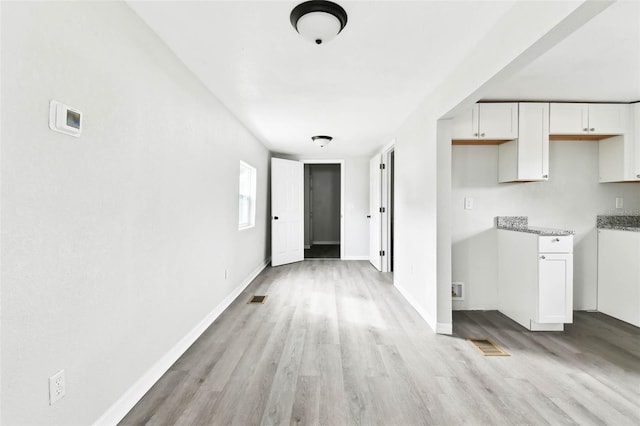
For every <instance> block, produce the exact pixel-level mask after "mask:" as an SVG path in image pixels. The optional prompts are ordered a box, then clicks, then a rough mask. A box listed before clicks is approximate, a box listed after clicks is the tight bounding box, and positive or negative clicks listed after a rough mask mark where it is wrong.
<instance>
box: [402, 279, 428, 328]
mask: <svg viewBox="0 0 640 426" xmlns="http://www.w3.org/2000/svg"><path fill="white" fill-rule="evenodd" d="M393 285H394V286H395V288H397V289H398V291H399V292H400V294H401V295H402V297H404V298H405V299H406V301H407V302H409V304H410V305H411V306H412V307H413V309H415V310H416V312H418V314H419V315H420V316H421V317H422V319H423V320H425V322H426V323H427V325H428V326H429V327H431V329H432V330H433V331H434V332H435V333H438V329H437V328H438V327H437V324H436V321H435V320H434V319H433V318H432V317H431V315H429V314H428V313H427V312H426V311H425V310H424V309H422V308H421V307H420V305H418V304H417V303H416V301H415V299H414V298H413V297H412V296H411V295H409V293H407V291H406V290H405V289H404V287H402V286H401V285H400V283H399V282H398V281H397V280H393Z"/></svg>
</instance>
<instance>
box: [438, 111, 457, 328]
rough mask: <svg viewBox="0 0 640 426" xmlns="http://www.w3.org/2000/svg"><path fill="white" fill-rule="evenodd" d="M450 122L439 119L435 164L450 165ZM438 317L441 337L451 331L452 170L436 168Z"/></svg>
mask: <svg viewBox="0 0 640 426" xmlns="http://www.w3.org/2000/svg"><path fill="white" fill-rule="evenodd" d="M449 141H451V120H438V141H437V147H436V151H437V158H438V164H439V165H440V164H447V163H448V164H451V144H450V143H449ZM437 174H438V177H437V179H438V210H437V213H438V221H437V224H438V241H437V245H438V246H437V252H438V260H437V261H438V263H437V265H438V277H437V279H438V311H437V312H438V318H437V321H438V323H437V326H436V331H437V332H438V333H441V334H451V333H452V332H453V314H452V312H451V268H452V264H451V241H452V228H453V221H452V218H451V214H452V205H451V169H450V168H447V167H438V168H437Z"/></svg>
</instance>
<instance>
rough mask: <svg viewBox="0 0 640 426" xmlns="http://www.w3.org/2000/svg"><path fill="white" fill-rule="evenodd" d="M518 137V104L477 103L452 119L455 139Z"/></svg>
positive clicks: (506, 138)
mask: <svg viewBox="0 0 640 426" xmlns="http://www.w3.org/2000/svg"><path fill="white" fill-rule="evenodd" d="M517 137H518V104H517V103H487V104H475V105H474V106H473V108H470V109H468V110H467V111H465V112H463V113H461V114H459V115H458V116H456V117H455V118H454V119H453V120H452V139H454V140H473V139H478V140H511V139H515V138H517Z"/></svg>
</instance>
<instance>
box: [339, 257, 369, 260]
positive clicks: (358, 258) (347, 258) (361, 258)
mask: <svg viewBox="0 0 640 426" xmlns="http://www.w3.org/2000/svg"><path fill="white" fill-rule="evenodd" d="M342 260H369V256H344V257H343V258H342Z"/></svg>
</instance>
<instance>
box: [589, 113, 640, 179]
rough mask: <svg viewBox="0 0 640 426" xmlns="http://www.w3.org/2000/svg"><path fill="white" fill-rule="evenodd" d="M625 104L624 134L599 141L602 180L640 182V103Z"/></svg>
mask: <svg viewBox="0 0 640 426" xmlns="http://www.w3.org/2000/svg"><path fill="white" fill-rule="evenodd" d="M623 106H624V107H625V110H624V111H625V115H626V120H625V122H626V129H625V131H624V134H623V135H622V136H615V137H612V138H607V139H602V140H600V141H599V142H598V150H599V154H598V161H599V176H600V182H640V103H635V104H631V105H623Z"/></svg>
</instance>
